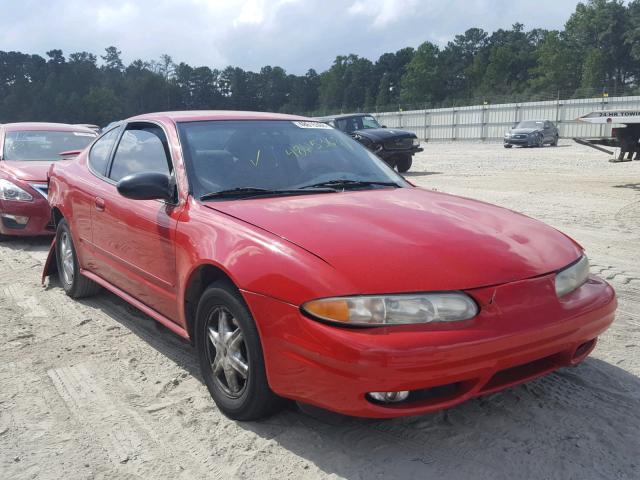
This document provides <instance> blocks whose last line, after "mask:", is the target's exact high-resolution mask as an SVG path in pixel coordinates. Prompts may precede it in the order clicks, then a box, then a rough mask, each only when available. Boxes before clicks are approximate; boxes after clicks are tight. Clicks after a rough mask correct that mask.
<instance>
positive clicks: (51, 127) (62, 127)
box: [2, 122, 96, 134]
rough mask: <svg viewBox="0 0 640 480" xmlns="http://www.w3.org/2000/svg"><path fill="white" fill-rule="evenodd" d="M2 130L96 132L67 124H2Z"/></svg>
mask: <svg viewBox="0 0 640 480" xmlns="http://www.w3.org/2000/svg"><path fill="white" fill-rule="evenodd" d="M2 128H3V129H4V130H5V131H7V132H23V131H29V130H38V131H42V130H44V131H48V132H83V133H93V134H95V133H96V132H95V131H94V130H91V129H90V128H87V127H82V126H80V125H70V124H68V123H49V122H16V123H4V124H2Z"/></svg>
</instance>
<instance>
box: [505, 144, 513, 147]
mask: <svg viewBox="0 0 640 480" xmlns="http://www.w3.org/2000/svg"><path fill="white" fill-rule="evenodd" d="M511 147H513V145H511V144H510V143H505V144H504V148H511Z"/></svg>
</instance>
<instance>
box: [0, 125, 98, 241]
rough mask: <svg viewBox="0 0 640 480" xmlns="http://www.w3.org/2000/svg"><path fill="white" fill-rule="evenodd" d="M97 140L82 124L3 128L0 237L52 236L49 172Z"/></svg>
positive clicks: (0, 140) (0, 142) (0, 135)
mask: <svg viewBox="0 0 640 480" xmlns="http://www.w3.org/2000/svg"><path fill="white" fill-rule="evenodd" d="M95 137H96V133H95V132H94V131H93V130H90V129H88V128H85V127H82V126H78V125H66V124H62V123H7V124H4V125H0V238H2V236H3V235H4V236H9V235H10V236H30V235H47V234H48V235H52V234H53V233H54V230H53V225H52V224H51V210H50V209H49V204H48V203H47V171H48V170H49V166H50V165H51V162H54V161H56V160H59V159H61V156H60V154H61V153H64V154H65V155H69V154H77V153H79V151H80V150H82V149H83V148H85V147H86V146H87V145H89V143H91V141H92V140H93V139H94V138H95Z"/></svg>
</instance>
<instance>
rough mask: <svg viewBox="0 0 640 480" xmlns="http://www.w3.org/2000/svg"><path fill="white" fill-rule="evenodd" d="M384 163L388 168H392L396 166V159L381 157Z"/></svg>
mask: <svg viewBox="0 0 640 480" xmlns="http://www.w3.org/2000/svg"><path fill="white" fill-rule="evenodd" d="M382 160H383V161H384V163H386V164H387V165H389V168H391V169H393V168H395V167H396V159H395V158H394V157H389V158H383V159H382Z"/></svg>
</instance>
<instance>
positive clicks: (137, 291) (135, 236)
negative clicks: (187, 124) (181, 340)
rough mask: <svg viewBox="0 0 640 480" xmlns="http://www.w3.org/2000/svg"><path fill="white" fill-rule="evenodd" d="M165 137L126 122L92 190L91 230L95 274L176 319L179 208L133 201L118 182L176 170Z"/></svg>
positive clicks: (158, 131) (160, 132)
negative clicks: (102, 176) (103, 174)
mask: <svg viewBox="0 0 640 480" xmlns="http://www.w3.org/2000/svg"><path fill="white" fill-rule="evenodd" d="M169 152H170V149H169V147H168V143H167V137H166V135H165V133H164V131H163V129H162V128H161V127H160V126H158V125H156V124H153V123H148V122H136V123H130V124H128V125H127V126H126V128H125V129H124V131H123V132H122V135H121V137H120V140H119V142H118V144H117V146H116V147H115V151H114V153H113V156H112V160H111V163H110V165H109V168H108V171H107V174H106V178H105V179H104V180H105V181H103V182H100V183H99V185H98V186H97V188H96V189H95V192H94V202H93V212H92V215H91V228H92V239H93V242H92V243H93V246H94V248H95V267H94V269H95V273H96V274H97V275H99V276H100V277H102V278H103V279H105V280H107V281H108V282H109V283H111V284H112V285H114V286H116V287H117V288H119V289H121V290H123V291H124V292H125V293H127V294H129V295H131V296H132V297H134V298H135V299H137V300H139V301H141V302H142V303H144V304H145V305H147V306H148V307H151V308H152V309H154V310H156V311H157V312H159V313H161V314H162V315H164V316H166V317H168V318H170V319H176V318H177V309H176V301H175V299H176V265H175V247H174V236H175V228H176V223H177V219H178V216H179V214H180V212H179V208H178V206H177V205H176V204H174V203H171V202H164V201H160V200H131V199H127V198H125V197H123V196H121V195H120V194H119V193H118V191H117V182H118V181H119V180H121V179H122V178H124V177H125V176H127V175H130V174H133V173H137V172H143V171H144V172H149V171H152V172H160V173H165V174H168V175H172V174H173V165H172V160H171V156H170V153H169Z"/></svg>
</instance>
